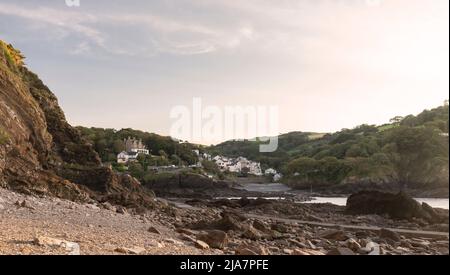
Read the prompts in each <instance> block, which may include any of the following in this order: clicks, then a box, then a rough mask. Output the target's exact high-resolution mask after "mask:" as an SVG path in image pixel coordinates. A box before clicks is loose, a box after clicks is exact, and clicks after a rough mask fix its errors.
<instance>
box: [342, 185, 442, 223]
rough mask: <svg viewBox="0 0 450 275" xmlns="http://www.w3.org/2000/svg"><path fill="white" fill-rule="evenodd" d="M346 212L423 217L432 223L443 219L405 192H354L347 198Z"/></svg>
mask: <svg viewBox="0 0 450 275" xmlns="http://www.w3.org/2000/svg"><path fill="white" fill-rule="evenodd" d="M345 212H346V213H347V214H352V215H368V214H377V215H385V214H387V215H389V216H390V217H391V218H393V219H398V220H410V221H411V220H413V218H422V219H425V220H426V221H428V222H431V223H436V222H439V221H440V220H441V219H440V218H439V215H437V213H436V212H435V211H434V210H433V209H432V208H431V207H429V206H427V205H420V204H419V203H418V202H417V201H416V200H414V199H413V198H411V197H410V196H408V195H407V194H405V193H403V192H400V193H398V194H393V193H384V192H379V191H362V192H359V193H356V194H353V195H351V196H350V197H349V198H348V199H347V206H346V209H345Z"/></svg>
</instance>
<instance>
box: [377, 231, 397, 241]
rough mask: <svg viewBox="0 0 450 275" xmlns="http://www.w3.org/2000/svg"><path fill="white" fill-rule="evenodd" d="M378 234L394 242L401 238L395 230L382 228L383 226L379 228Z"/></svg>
mask: <svg viewBox="0 0 450 275" xmlns="http://www.w3.org/2000/svg"><path fill="white" fill-rule="evenodd" d="M379 236H380V238H386V239H390V240H393V241H395V242H399V241H401V240H402V238H401V237H400V235H399V234H398V233H397V232H394V231H392V230H389V229H384V228H382V229H381V230H380V233H379Z"/></svg>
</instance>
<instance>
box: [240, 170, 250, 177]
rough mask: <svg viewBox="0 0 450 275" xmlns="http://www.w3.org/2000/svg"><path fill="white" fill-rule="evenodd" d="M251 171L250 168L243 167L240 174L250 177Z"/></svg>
mask: <svg viewBox="0 0 450 275" xmlns="http://www.w3.org/2000/svg"><path fill="white" fill-rule="evenodd" d="M249 173H250V168H248V167H244V168H242V169H241V173H240V176H241V177H244V178H246V177H248V174H249Z"/></svg>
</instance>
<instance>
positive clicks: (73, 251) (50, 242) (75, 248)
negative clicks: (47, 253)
mask: <svg viewBox="0 0 450 275" xmlns="http://www.w3.org/2000/svg"><path fill="white" fill-rule="evenodd" d="M33 243H34V244H36V245H40V246H49V247H62V248H65V249H66V251H68V252H69V255H80V245H79V244H77V243H74V242H68V241H65V240H60V239H55V238H49V237H43V236H39V237H36V238H35V239H34V241H33Z"/></svg>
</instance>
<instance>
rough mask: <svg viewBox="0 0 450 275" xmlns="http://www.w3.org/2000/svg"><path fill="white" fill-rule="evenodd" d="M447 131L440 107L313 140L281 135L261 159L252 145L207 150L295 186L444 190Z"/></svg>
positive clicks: (445, 107) (301, 135) (303, 135)
mask: <svg viewBox="0 0 450 275" xmlns="http://www.w3.org/2000/svg"><path fill="white" fill-rule="evenodd" d="M448 128H449V106H448V104H444V105H443V106H440V107H438V108H435V109H432V110H425V111H423V112H422V113H420V114H419V115H417V116H413V115H410V116H406V117H404V118H403V117H395V118H393V119H392V120H391V123H390V124H384V125H382V126H379V127H376V126H371V125H361V126H358V127H355V128H354V129H343V130H341V131H339V132H336V133H333V134H326V135H320V137H319V138H315V139H311V138H309V137H310V136H312V135H313V134H311V133H300V132H295V133H290V134H286V135H281V136H280V137H279V144H280V147H279V149H278V150H277V151H276V152H274V153H267V154H266V153H259V150H258V149H259V148H258V146H259V142H251V141H244V142H225V143H222V144H219V145H217V146H214V147H212V148H210V150H211V151H212V152H213V153H216V154H221V155H225V156H230V157H236V156H239V155H241V156H245V157H248V158H249V159H252V160H255V161H259V162H261V164H262V166H263V167H274V168H276V169H278V170H281V171H282V172H283V173H284V175H285V178H286V179H287V181H289V182H295V183H296V185H299V186H302V185H303V184H305V183H307V182H309V183H315V184H338V183H340V182H343V181H345V180H348V179H356V180H358V179H363V178H364V179H370V180H374V181H377V180H382V181H385V180H390V181H392V182H400V183H402V184H403V185H406V184H408V185H410V186H411V187H423V186H448V179H449V177H448V170H449V169H448V167H449V162H448V158H449V155H448V149H449V148H448ZM316 136H318V135H316Z"/></svg>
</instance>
